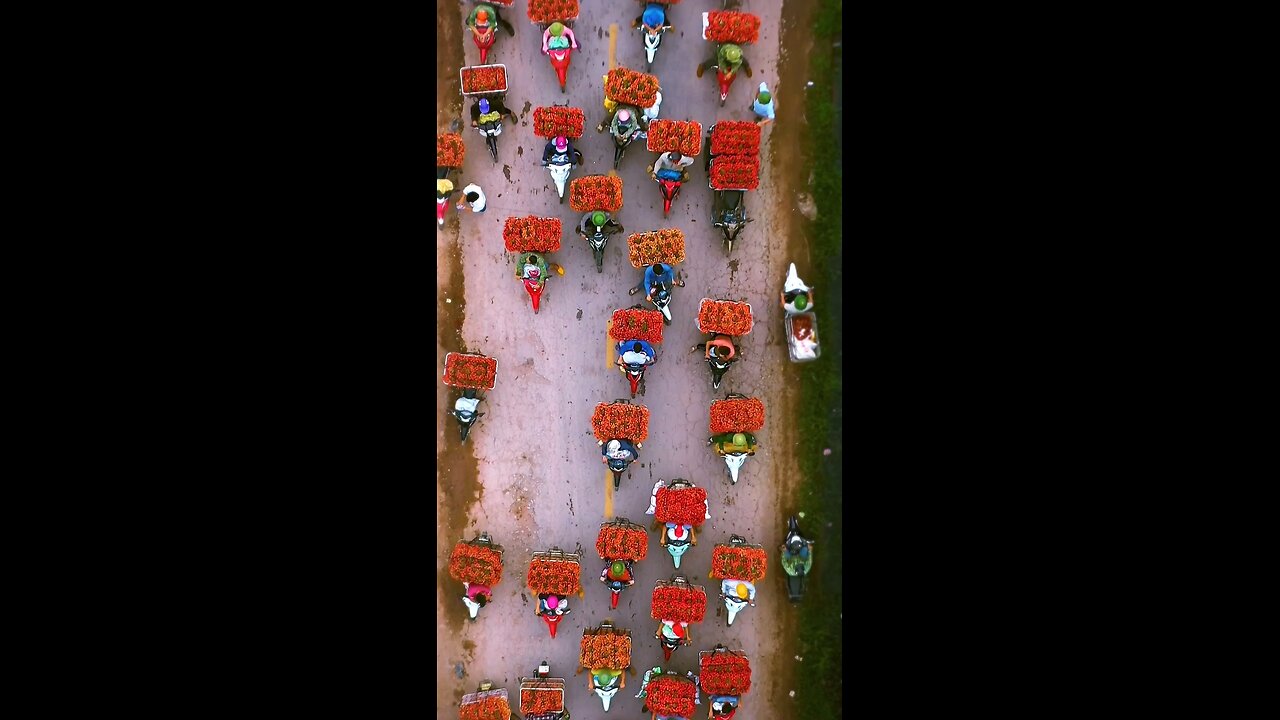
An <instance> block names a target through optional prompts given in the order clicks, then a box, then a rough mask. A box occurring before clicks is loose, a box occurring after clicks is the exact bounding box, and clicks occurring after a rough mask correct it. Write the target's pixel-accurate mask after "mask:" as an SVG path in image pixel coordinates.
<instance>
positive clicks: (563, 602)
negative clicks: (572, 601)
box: [533, 593, 573, 615]
mask: <svg viewBox="0 0 1280 720" xmlns="http://www.w3.org/2000/svg"><path fill="white" fill-rule="evenodd" d="M571 612H573V611H572V610H570V609H569V598H568V597H566V596H564V595H550V594H547V593H541V594H539V595H538V607H536V608H534V611H533V614H534V615H568V614H569V613H571Z"/></svg>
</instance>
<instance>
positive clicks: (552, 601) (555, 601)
mask: <svg viewBox="0 0 1280 720" xmlns="http://www.w3.org/2000/svg"><path fill="white" fill-rule="evenodd" d="M559 606H560V598H558V597H556V596H555V595H552V596H550V597H548V598H547V607H549V608H551V609H552V610H555V609H556V608H557V607H559Z"/></svg>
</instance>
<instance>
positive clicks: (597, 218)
mask: <svg viewBox="0 0 1280 720" xmlns="http://www.w3.org/2000/svg"><path fill="white" fill-rule="evenodd" d="M622 231H623V228H622V226H621V225H619V224H618V221H617V220H614V219H613V218H611V217H609V213H606V212H604V211H603V210H595V211H592V212H589V213H583V214H582V220H580V221H579V222H578V232H579V233H581V234H582V236H583V237H591V236H592V235H595V234H596V233H598V232H600V233H604V234H605V235H614V234H617V233H620V232H622Z"/></svg>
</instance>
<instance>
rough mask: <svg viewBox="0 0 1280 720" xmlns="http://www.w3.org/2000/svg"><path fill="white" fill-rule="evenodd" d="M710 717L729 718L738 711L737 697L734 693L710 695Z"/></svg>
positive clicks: (719, 719)
mask: <svg viewBox="0 0 1280 720" xmlns="http://www.w3.org/2000/svg"><path fill="white" fill-rule="evenodd" d="M710 700H711V717H712V718H713V719H714V720H731V718H733V716H734V715H736V714H737V713H738V697H737V696H736V695H712V696H711V697H710Z"/></svg>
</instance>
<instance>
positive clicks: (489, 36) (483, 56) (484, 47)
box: [471, 26, 498, 65]
mask: <svg viewBox="0 0 1280 720" xmlns="http://www.w3.org/2000/svg"><path fill="white" fill-rule="evenodd" d="M482 36H483V38H484V39H483V40H482V39H481V37H482ZM497 37H498V31H497V30H496V29H495V28H493V27H492V26H490V28H489V32H487V33H483V35H481V34H477V33H475V32H472V33H471V41H472V42H474V43H475V44H476V47H478V48H480V64H481V65H484V64H485V61H487V60H488V59H489V48H491V47H493V41H494V39H495V38H497Z"/></svg>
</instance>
